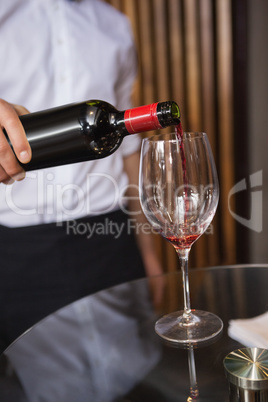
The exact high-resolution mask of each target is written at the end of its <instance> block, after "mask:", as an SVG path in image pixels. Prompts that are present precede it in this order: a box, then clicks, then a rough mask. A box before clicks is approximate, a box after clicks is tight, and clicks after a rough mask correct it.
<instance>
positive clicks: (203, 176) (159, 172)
mask: <svg viewBox="0 0 268 402" xmlns="http://www.w3.org/2000/svg"><path fill="white" fill-rule="evenodd" d="M139 180H140V184H139V187H140V201H141V206H142V209H143V212H144V214H145V216H146V217H147V219H148V220H149V222H150V223H151V225H152V226H153V228H154V230H156V231H157V232H158V233H160V234H161V235H162V236H163V237H164V238H165V239H166V240H168V241H169V242H170V243H171V244H172V245H173V246H174V248H175V250H176V252H177V254H178V257H179V260H180V264H181V271H182V280H183V295H184V310H183V311H176V312H173V313H171V314H168V315H165V316H164V317H162V318H160V319H159V320H158V321H157V322H156V324H155V330H156V333H157V334H158V335H160V336H161V337H162V338H164V339H165V340H166V341H170V342H176V343H198V342H202V341H207V340H208V339H211V338H213V337H214V336H216V335H218V334H219V333H220V332H221V330H222V328H223V323H222V321H221V319H220V318H219V317H217V316H216V315H215V314H213V313H210V312H205V311H201V310H192V309H191V306H190V291H189V279H188V257H189V252H190V249H191V246H192V244H193V243H194V241H196V240H197V239H198V238H199V237H200V236H201V235H202V234H203V233H204V232H205V231H206V229H207V227H208V226H209V224H210V222H211V221H212V219H213V216H214V214H215V211H216V208H217V205H218V200H219V185H218V178H217V172H216V167H215V163H214V159H213V155H212V151H211V148H210V145H209V141H208V138H207V135H206V134H205V133H200V132H185V133H183V135H182V136H181V137H179V136H178V134H176V133H171V134H159V135H155V136H153V137H150V138H145V139H144V140H143V142H142V149H141V159H140V178H139Z"/></svg>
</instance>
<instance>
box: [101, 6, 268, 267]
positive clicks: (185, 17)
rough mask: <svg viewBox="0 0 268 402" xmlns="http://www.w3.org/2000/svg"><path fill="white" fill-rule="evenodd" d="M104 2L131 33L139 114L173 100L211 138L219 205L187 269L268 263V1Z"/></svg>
mask: <svg viewBox="0 0 268 402" xmlns="http://www.w3.org/2000/svg"><path fill="white" fill-rule="evenodd" d="M106 1H107V2H108V3H110V4H111V5H113V6H114V7H115V8H117V9H119V10H121V11H122V12H124V13H125V14H126V15H127V16H128V17H129V19H130V22H131V24H132V28H133V32H134V36H135V41H136V46H137V52H138V58H139V74H138V77H137V82H136V85H135V88H134V93H133V104H134V106H139V105H143V104H148V103H153V102H158V101H165V100H174V101H176V102H177V103H178V104H179V106H180V109H181V114H182V125H183V128H184V131H190V130H192V131H205V132H206V133H207V134H208V136H209V139H210V143H211V146H212V149H213V152H214V157H215V160H216V165H217V169H218V175H219V182H220V191H221V195H220V203H219V207H218V210H217V213H216V216H215V218H214V220H213V222H212V225H211V227H210V228H209V229H208V231H207V233H206V234H204V235H203V236H202V237H201V238H200V239H199V240H198V241H197V242H196V243H195V244H194V245H193V247H192V251H191V254H190V267H203V266H213V265H226V264H235V263H267V262H268V246H267V244H266V242H267V240H266V239H267V236H266V235H267V225H268V216H267V211H266V208H265V206H266V204H267V201H268V195H267V187H268V183H267V181H268V165H267V156H266V154H267V145H268V140H267V133H266V128H267V127H268V117H267V115H268V112H267V111H266V107H267V71H268V68H267V67H268V65H267V64H268V63H267V60H268V54H267V38H268V35H267V32H268V27H267V25H268V24H267V17H268V1H267V0H106ZM147 135H149V133H148V134H147ZM150 135H152V133H150ZM155 241H156V247H157V250H158V251H159V256H160V258H161V259H163V262H164V266H165V267H166V270H167V271H173V270H176V269H177V267H178V265H177V264H178V259H177V256H176V253H175V251H174V249H173V247H172V246H171V245H170V244H168V243H167V242H166V241H164V240H163V239H161V238H160V237H159V236H156V238H155Z"/></svg>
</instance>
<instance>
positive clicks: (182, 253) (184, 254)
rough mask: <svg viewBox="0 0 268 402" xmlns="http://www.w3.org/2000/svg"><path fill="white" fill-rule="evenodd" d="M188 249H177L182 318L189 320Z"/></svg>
mask: <svg viewBox="0 0 268 402" xmlns="http://www.w3.org/2000/svg"><path fill="white" fill-rule="evenodd" d="M189 252H190V249H188V248H186V249H180V250H177V253H178V256H179V260H180V264H181V272H182V285H183V300H184V313H183V318H184V319H186V320H189V318H190V317H191V303H190V288H189V278H188V258H189Z"/></svg>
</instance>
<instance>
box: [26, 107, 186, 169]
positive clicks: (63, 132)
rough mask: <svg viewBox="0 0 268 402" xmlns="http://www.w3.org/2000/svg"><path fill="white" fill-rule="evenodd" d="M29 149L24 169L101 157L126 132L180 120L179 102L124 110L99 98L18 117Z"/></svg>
mask: <svg viewBox="0 0 268 402" xmlns="http://www.w3.org/2000/svg"><path fill="white" fill-rule="evenodd" d="M20 120H21V122H22V124H23V127H24V129H25V132H26V135H27V138H28V141H29V143H30V145H31V149H32V160H31V161H30V162H29V163H27V164H24V165H22V166H23V167H24V169H25V170H26V171H28V170H33V169H41V168H47V167H51V166H59V165H66V164H69V163H76V162H82V161H87V160H94V159H100V158H104V157H106V156H109V155H111V154H112V153H113V152H114V151H115V150H116V149H117V148H118V147H119V146H120V144H121V142H122V140H123V138H124V137H125V136H126V135H129V134H133V133H139V132H143V131H150V130H155V129H161V128H164V127H167V126H171V125H177V124H179V122H180V111H179V107H178V105H177V104H176V103H175V102H173V101H169V102H159V103H153V104H151V105H146V106H141V107H137V108H133V109H128V110H125V111H118V110H117V109H115V108H114V107H113V106H112V105H110V104H109V103H107V102H104V101H100V100H91V101H87V102H82V103H77V104H70V105H65V106H60V107H56V108H53V109H48V110H44V111H41V112H36V113H30V114H27V115H24V116H21V117H20Z"/></svg>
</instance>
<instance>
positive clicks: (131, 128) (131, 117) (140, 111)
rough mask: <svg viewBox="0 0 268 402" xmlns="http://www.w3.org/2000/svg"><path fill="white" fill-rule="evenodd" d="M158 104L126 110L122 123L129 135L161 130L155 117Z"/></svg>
mask: <svg viewBox="0 0 268 402" xmlns="http://www.w3.org/2000/svg"><path fill="white" fill-rule="evenodd" d="M157 105H158V103H152V104H151V105H146V106H140V107H136V108H133V109H128V110H126V111H125V114H124V121H125V126H126V129H127V131H128V132H129V133H130V134H135V133H140V132H143V131H150V130H158V129H161V128H163V127H162V126H161V124H160V123H159V121H158V117H157V111H156V109H157Z"/></svg>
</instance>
